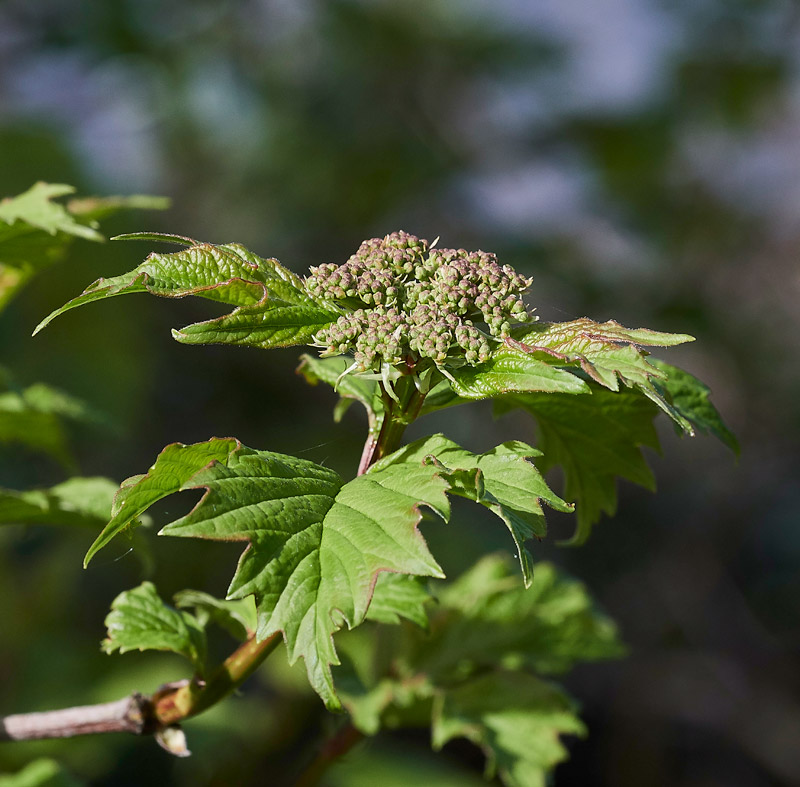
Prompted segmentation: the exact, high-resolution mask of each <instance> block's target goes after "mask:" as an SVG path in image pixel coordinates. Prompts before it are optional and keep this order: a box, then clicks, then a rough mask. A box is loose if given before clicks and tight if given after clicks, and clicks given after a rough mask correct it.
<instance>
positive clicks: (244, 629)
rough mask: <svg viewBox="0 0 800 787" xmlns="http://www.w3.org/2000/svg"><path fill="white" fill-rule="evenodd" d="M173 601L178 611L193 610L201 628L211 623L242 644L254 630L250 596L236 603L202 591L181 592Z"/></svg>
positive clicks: (254, 618) (253, 607) (254, 615)
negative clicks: (220, 627)
mask: <svg viewBox="0 0 800 787" xmlns="http://www.w3.org/2000/svg"><path fill="white" fill-rule="evenodd" d="M173 600H174V601H175V606H176V607H178V609H187V608H191V609H194V616H195V617H196V618H197V620H198V621H199V622H200V624H201V625H202V626H203V627H205V626H206V625H207V624H208V623H209V622H210V621H213V622H214V623H216V624H217V625H219V626H222V628H224V629H225V630H226V631H227V632H228V633H229V634H230V635H231V636H232V637H235V638H236V639H238V640H241V641H242V642H244V641H245V640H246V639H248V638H249V637H250V636H252V634H253V632H254V631H255V630H256V626H257V619H256V607H255V603H254V602H253V597H252V596H248V597H247V598H243V599H240V600H238V601H223V600H222V599H219V598H215V597H214V596H211V595H209V594H208V593H203V591H202V590H181V591H179V592H178V593H176V594H175V595H174V596H173Z"/></svg>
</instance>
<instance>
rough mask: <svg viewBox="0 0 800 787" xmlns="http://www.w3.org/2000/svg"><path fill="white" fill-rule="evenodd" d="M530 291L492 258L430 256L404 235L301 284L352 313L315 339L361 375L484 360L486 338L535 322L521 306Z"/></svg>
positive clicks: (454, 252) (442, 252)
mask: <svg viewBox="0 0 800 787" xmlns="http://www.w3.org/2000/svg"><path fill="white" fill-rule="evenodd" d="M529 286H530V280H529V279H526V278H525V277H524V276H521V275H520V274H518V273H517V272H516V271H514V269H513V268H511V267H510V266H508V265H503V266H501V265H500V264H499V263H498V262H497V258H496V257H495V255H494V254H489V253H487V252H483V251H477V252H468V251H465V250H464V249H430V247H429V244H428V242H427V241H425V240H422V239H420V238H417V237H415V236H414V235H409V234H408V233H405V232H394V233H392V234H391V235H387V236H386V237H385V238H372V239H370V240H366V241H364V242H363V243H362V244H361V246H360V247H359V249H358V251H357V252H356V253H355V254H354V255H353V256H352V257H350V259H349V260H348V261H347V262H345V263H344V264H343V265H335V264H333V263H326V264H324V265H319V266H318V267H315V268H312V269H311V275H310V276H309V277H308V278H307V279H306V287H307V289H308V291H309V292H310V293H312V294H313V295H315V296H316V297H319V298H323V299H325V300H330V301H334V302H336V303H338V304H340V305H341V306H344V307H345V308H350V309H352V311H348V312H346V313H345V314H343V315H342V316H341V317H340V318H339V319H338V321H337V322H335V323H334V324H333V325H330V326H329V327H327V328H326V329H324V330H322V331H320V333H319V334H318V335H317V337H316V338H317V341H318V343H319V344H320V345H321V346H324V347H325V354H326V355H339V354H344V353H348V352H352V353H353V354H354V361H355V364H356V368H358V369H360V370H362V371H366V370H368V369H375V368H377V367H379V366H380V364H382V363H388V364H390V365H396V364H399V363H401V362H403V361H407V362H408V361H416V360H418V359H424V358H427V359H430V360H432V361H433V362H434V363H436V364H437V365H441V364H444V363H446V362H456V363H457V364H460V363H467V364H469V365H475V364H478V363H482V362H483V361H486V360H488V358H489V357H490V355H491V349H492V347H491V342H492V339H495V340H497V339H501V338H503V337H505V336H507V335H508V333H509V331H510V330H511V326H512V325H513V324H515V323H520V322H526V321H529V320H531V319H533V318H532V316H531V315H530V314H529V313H528V311H527V309H526V308H525V304H524V303H523V300H522V295H523V293H524V292H525V290H527V288H528V287H529ZM484 327H485V328H484Z"/></svg>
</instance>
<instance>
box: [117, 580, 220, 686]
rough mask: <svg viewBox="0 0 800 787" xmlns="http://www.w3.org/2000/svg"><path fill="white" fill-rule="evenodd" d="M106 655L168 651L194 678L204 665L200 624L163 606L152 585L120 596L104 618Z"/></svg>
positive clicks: (204, 639)
mask: <svg viewBox="0 0 800 787" xmlns="http://www.w3.org/2000/svg"><path fill="white" fill-rule="evenodd" d="M105 623H106V628H107V629H108V636H107V637H106V639H104V640H103V643H102V647H103V650H104V651H105V652H106V653H114V652H115V651H119V652H120V653H127V652H128V651H131V650H168V651H171V652H173V653H177V654H178V655H180V656H183V657H185V658H187V659H188V660H189V661H190V662H191V664H192V666H193V667H194V668H195V670H196V672H197V673H198V675H203V673H204V671H205V661H206V635H205V631H204V630H203V626H202V625H201V624H200V622H199V621H198V620H197V619H196V618H195V617H194V616H193V615H190V614H189V613H188V612H183V611H180V610H176V609H173V608H172V607H170V606H167V605H166V604H165V603H164V602H163V601H162V600H161V598H160V597H159V595H158V593H157V592H156V589H155V586H154V585H153V583H152V582H142V584H141V585H139V587H136V588H133V589H132V590H126V591H125V592H123V593H120V594H119V595H118V596H117V597H116V598H115V599H114V601H112V602H111V612H109V613H108V615H107V616H106V620H105Z"/></svg>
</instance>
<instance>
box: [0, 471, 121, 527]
mask: <svg viewBox="0 0 800 787" xmlns="http://www.w3.org/2000/svg"><path fill="white" fill-rule="evenodd" d="M116 491H117V485H116V484H115V483H114V482H113V481H110V480H109V479H107V478H70V479H69V480H68V481H64V482H63V483H61V484H57V485H56V486H54V487H51V488H50V489H31V490H28V491H25V492H15V491H13V490H10V489H0V524H22V523H37V524H45V525H69V526H89V527H94V528H97V527H102V526H103V525H104V524H105V523H106V522H107V521H108V517H109V514H110V512H111V501H112V499H113V497H114V493H115V492H116Z"/></svg>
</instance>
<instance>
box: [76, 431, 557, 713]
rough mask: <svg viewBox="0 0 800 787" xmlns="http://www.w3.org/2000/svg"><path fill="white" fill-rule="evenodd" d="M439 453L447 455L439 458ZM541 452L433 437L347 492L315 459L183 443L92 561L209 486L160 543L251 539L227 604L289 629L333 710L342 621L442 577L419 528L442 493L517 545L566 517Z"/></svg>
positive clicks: (129, 490)
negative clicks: (173, 502) (180, 497)
mask: <svg viewBox="0 0 800 787" xmlns="http://www.w3.org/2000/svg"><path fill="white" fill-rule="evenodd" d="M432 453H435V454H436V455H437V456H438V457H439V458H438V459H437V460H435V461H434V460H431V459H430V458H429V457H430V455H431V454H432ZM535 454H536V451H535V450H534V449H531V448H530V447H529V446H525V445H524V444H521V443H508V444H505V445H504V446H500V447H499V448H498V449H495V450H494V451H490V452H488V453H487V454H482V455H480V456H474V455H472V454H470V453H469V452H467V451H464V450H463V449H461V448H460V447H459V446H457V445H456V444H455V443H452V442H451V441H449V440H446V438H444V437H442V436H440V435H437V436H434V437H432V438H426V439H423V440H420V441H418V442H417V443H413V444H412V445H410V446H407V447H406V448H405V449H402V450H401V451H398V452H396V453H395V454H393V455H391V456H389V457H386V458H385V459H384V460H382V461H381V462H378V463H377V464H375V465H373V466H372V467H371V468H370V470H369V471H368V472H367V473H365V474H364V475H362V476H359V477H358V478H356V479H354V480H353V481H350V482H348V483H344V482H343V481H342V480H341V479H340V478H339V476H338V475H337V474H336V473H334V472H333V471H331V470H329V469H327V468H324V467H321V466H319V465H316V464H314V463H312V462H308V461H305V460H300V459H296V458H294V457H289V456H284V455H282V454H275V453H271V452H268V451H255V450H253V449H250V448H246V447H244V446H242V445H241V444H239V443H237V442H236V441H234V440H230V439H228V440H220V439H216V438H215V439H213V440H210V441H208V442H206V443H198V444H195V445H191V446H183V445H180V444H175V445H171V446H168V447H167V448H166V449H164V451H163V452H162V454H161V455H160V456H159V457H158V459H157V460H156V463H155V464H154V465H153V467H152V468H151V469H150V471H149V472H148V473H147V474H146V475H144V476H139V477H137V478H134V479H131V480H130V481H129V482H126V484H125V485H123V487H122V488H121V489H120V492H119V493H118V495H117V497H116V499H115V502H114V511H113V514H114V516H113V518H112V520H111V522H109V524H108V525H107V526H106V528H105V529H104V530H103V532H102V533H101V535H100V536H99V537H98V539H97V540H96V541H95V543H94V544H93V545H92V547H91V548H90V550H89V552H88V554H87V562H88V560H89V559H90V558H91V557H92V555H94V554H95V553H96V552H97V550H98V549H100V548H101V547H102V546H104V545H105V544H107V543H108V542H109V541H110V539H111V538H113V537H114V535H116V534H117V533H119V532H121V531H122V530H124V529H126V528H129V527H132V526H135V524H136V520H137V518H138V517H139V516H141V514H142V513H143V512H144V511H145V510H146V509H147V507H148V506H150V505H152V504H153V503H154V502H156V501H157V500H159V499H161V498H162V497H164V496H166V495H168V494H171V493H172V492H177V491H181V490H186V489H198V488H205V490H206V492H205V494H204V495H203V497H202V499H201V500H200V502H199V503H198V504H197V505H196V506H195V508H194V509H193V510H192V511H191V512H190V513H189V514H188V515H187V516H185V517H183V518H181V519H179V520H177V521H175V522H173V523H171V524H168V525H167V526H166V527H164V528H163V529H162V531H161V532H162V533H163V534H166V535H174V536H183V537H196V538H208V539H212V540H224V541H246V542H249V547H248V549H246V550H245V552H244V553H243V554H242V557H241V559H240V561H239V566H238V568H237V571H236V574H235V575H234V577H233V580H232V582H231V585H230V588H229V591H228V598H230V599H240V598H244V597H246V596H249V595H251V594H252V595H254V596H255V599H256V606H257V609H258V628H257V636H258V638H259V639H264V638H266V637H268V636H270V635H271V634H273V633H274V632H277V631H283V634H284V638H285V640H286V644H287V649H288V654H289V659H290V662H291V663H294V662H295V661H296V660H297V659H298V658H300V657H301V656H302V657H303V658H304V659H305V662H306V668H307V671H308V675H309V680H310V681H311V683H312V685H313V686H314V688H315V689H316V690H317V692H318V693H319V694H320V695H321V696H322V698H323V699H324V700H325V702H326V704H327V705H328V706H329V707H331V708H336V707H338V704H339V702H338V699H337V698H336V694H335V690H334V686H333V681H332V678H331V672H330V665H331V664H337V663H338V658H337V656H336V651H335V649H334V647H333V639H332V635H333V633H334V632H336V631H337V630H338V629H340V628H341V627H342V626H343V625H345V624H346V625H347V626H348V627H350V628H353V627H355V626H357V625H359V624H360V623H361V622H363V620H364V619H365V616H366V613H367V609H368V608H369V605H370V602H371V600H372V598H373V592H374V588H375V584H376V581H377V578H378V576H379V574H381V573H382V572H393V573H397V574H410V575H414V576H433V577H437V576H438V577H440V576H442V571H441V569H440V568H439V566H438V564H437V563H436V561H435V560H434V558H433V557H432V555H431V554H430V552H429V551H428V549H427V546H426V544H425V541H424V540H423V538H422V536H421V535H420V534H419V532H418V530H417V526H418V524H419V522H420V519H421V516H422V514H421V510H420V506H427V507H428V508H430V509H431V510H432V511H434V512H435V513H437V514H438V515H439V516H441V517H442V518H443V519H445V520H446V519H447V518H448V517H449V513H450V507H449V503H448V499H447V496H446V494H445V493H446V492H448V491H451V492H453V493H454V494H460V495H463V496H466V497H469V498H471V499H474V500H477V501H478V502H481V503H482V504H484V505H486V506H487V507H489V508H490V510H493V511H495V513H497V514H498V515H499V516H501V517H502V518H503V519H504V521H505V522H506V523H507V525H508V526H509V529H510V530H511V532H512V534H513V535H514V536H515V537H516V538H517V539H518V541H520V542H521V539H522V538H523V537H527V535H528V534H530V533H537V532H543V527H544V525H543V519H542V512H541V507H540V500H541V499H544V500H546V501H547V502H548V503H549V504H550V505H553V506H556V507H560V508H562V510H565V509H568V508H569V507H568V506H567V504H565V503H564V502H563V501H562V500H561V499H560V498H558V497H557V496H556V495H554V494H553V493H552V492H551V491H550V490H549V489H548V488H547V486H546V485H545V484H544V482H543V480H542V479H541V476H540V475H539V474H538V472H537V471H536V469H535V468H534V467H533V465H531V464H530V463H528V462H527V461H526V459H525V457H527V456H530V455H535ZM526 485H527V486H526ZM384 582H385V584H384V586H383V588H382V590H381V592H380V594H379V603H378V605H377V607H376V611H375V614H376V615H377V616H379V617H383V619H388V618H396V617H399V616H403V617H407V618H409V619H411V620H415V621H416V622H422V621H423V620H424V610H423V608H422V605H423V603H424V597H423V594H421V593H420V592H419V591H420V589H419V588H416V589H414V588H411V586H410V585H405V586H404V585H403V584H402V582H400V581H395V582H393V581H392V580H384ZM390 591H391V592H390Z"/></svg>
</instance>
